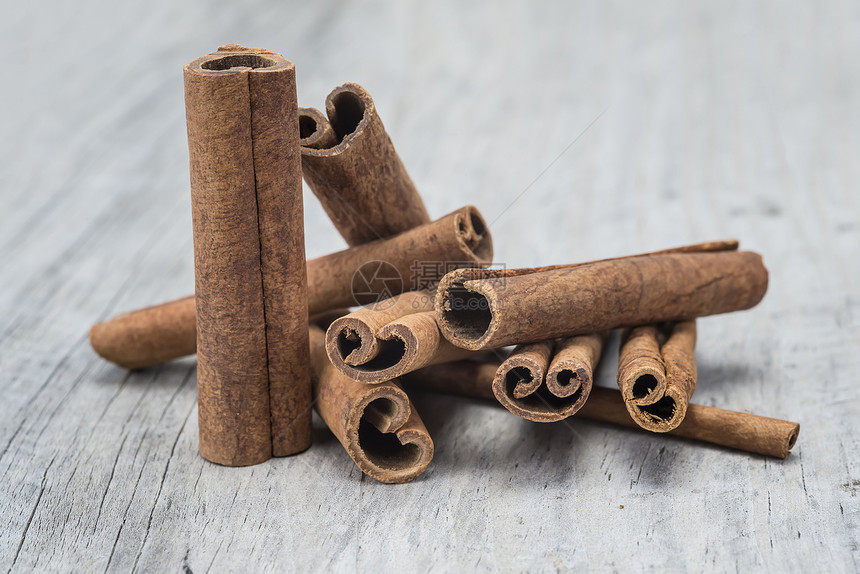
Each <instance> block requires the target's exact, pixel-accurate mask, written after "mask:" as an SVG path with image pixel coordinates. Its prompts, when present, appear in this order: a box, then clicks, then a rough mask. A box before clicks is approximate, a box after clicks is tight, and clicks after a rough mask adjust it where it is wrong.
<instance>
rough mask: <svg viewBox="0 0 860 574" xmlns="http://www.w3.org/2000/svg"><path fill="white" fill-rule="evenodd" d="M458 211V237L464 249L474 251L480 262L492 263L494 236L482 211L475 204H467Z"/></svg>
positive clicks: (467, 251) (456, 219) (468, 251)
mask: <svg viewBox="0 0 860 574" xmlns="http://www.w3.org/2000/svg"><path fill="white" fill-rule="evenodd" d="M456 213H457V215H456V217H455V221H456V225H457V239H458V241H459V242H460V243H461V245H462V246H463V248H464V251H465V252H466V253H472V254H473V255H474V257H475V259H476V260H477V262H478V263H485V264H489V263H491V262H492V259H493V238H492V236H491V235H490V231H489V227H488V226H487V222H486V220H484V217H483V215H481V212H480V211H479V210H478V208H477V207H475V206H474V205H467V206H465V207H463V208H461V209H459V210H458V211H457V212H456Z"/></svg>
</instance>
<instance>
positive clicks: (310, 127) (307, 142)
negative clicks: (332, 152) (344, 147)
mask: <svg viewBox="0 0 860 574" xmlns="http://www.w3.org/2000/svg"><path fill="white" fill-rule="evenodd" d="M299 137H300V138H301V139H300V140H299V145H300V146H302V148H309V149H324V148H327V147H331V146H333V145H334V144H335V143H337V135H336V134H335V133H334V130H333V129H332V128H331V124H330V123H328V119H326V117H325V116H324V115H323V113H322V112H321V111H319V110H318V109H316V108H299Z"/></svg>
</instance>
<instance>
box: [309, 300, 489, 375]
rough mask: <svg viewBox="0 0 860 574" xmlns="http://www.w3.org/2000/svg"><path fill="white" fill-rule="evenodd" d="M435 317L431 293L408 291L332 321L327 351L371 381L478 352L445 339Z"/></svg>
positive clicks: (341, 365)
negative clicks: (456, 345)
mask: <svg viewBox="0 0 860 574" xmlns="http://www.w3.org/2000/svg"><path fill="white" fill-rule="evenodd" d="M435 317H436V316H435V313H433V292H432V291H412V292H408V293H403V294H401V295H398V296H396V297H392V298H391V299H385V300H382V301H380V302H378V303H375V304H373V305H370V306H368V307H364V308H363V309H359V310H358V311H355V312H354V313H350V314H349V315H346V316H344V317H341V318H339V319H337V320H335V321H334V322H332V324H331V325H330V326H329V328H328V330H327V331H326V341H325V346H326V352H327V353H328V357H329V360H330V361H331V363H332V365H334V367H335V368H337V369H338V370H339V371H340V372H342V373H343V374H344V375H346V376H347V377H349V378H350V379H352V380H354V381H359V382H361V383H369V384H379V383H383V382H385V381H389V380H391V379H393V378H395V377H399V376H400V375H403V374H404V373H408V372H410V371H414V370H415V369H420V368H421V367H423V366H425V365H429V364H432V363H438V362H445V361H453V360H457V359H463V358H466V357H469V356H471V355H473V354H474V353H473V352H471V351H466V350H464V349H460V348H458V347H455V346H454V345H452V344H451V343H449V342H448V341H446V340H445V339H444V338H443V337H442V335H441V333H440V332H439V326H438V325H437V324H436V318H435Z"/></svg>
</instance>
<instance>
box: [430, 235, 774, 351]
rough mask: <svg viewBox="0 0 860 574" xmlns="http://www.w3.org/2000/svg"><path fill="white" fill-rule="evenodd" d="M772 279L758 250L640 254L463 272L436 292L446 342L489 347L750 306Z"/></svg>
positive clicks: (450, 276) (447, 279)
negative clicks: (544, 265) (593, 260)
mask: <svg viewBox="0 0 860 574" xmlns="http://www.w3.org/2000/svg"><path fill="white" fill-rule="evenodd" d="M767 281H768V274H767V270H766V269H765V267H764V265H763V263H762V260H761V256H760V255H758V254H756V253H753V252H749V251H747V252H736V251H718V252H689V253H666V254H659V255H645V256H633V257H627V258H619V259H612V260H605V261H597V262H593V263H586V264H576V265H570V266H554V267H550V268H542V269H525V270H517V269H514V270H510V271H505V270H484V269H460V270H456V271H452V272H451V273H449V274H448V275H446V276H445V277H444V278H443V279H442V281H441V282H440V284H439V289H438V290H437V293H436V312H437V319H438V321H439V326H440V328H441V329H442V333H443V335H444V336H445V338H446V339H448V340H449V341H451V342H452V343H454V344H455V345H457V346H460V347H463V348H465V349H472V350H484V349H492V348H497V347H502V346H505V345H510V344H516V343H528V342H534V341H541V340H546V339H552V338H556V337H566V336H572V335H579V334H585V333H595V332H600V331H605V330H608V329H613V328H617V327H626V326H632V325H643V324H649V323H655V322H660V321H673V320H684V319H692V318H695V317H703V316H706V315H715V314H719V313H727V312H729V311H739V310H742V309H748V308H750V307H752V306H754V305H755V304H757V303H758V302H759V301H761V299H762V297H764V294H765V291H767Z"/></svg>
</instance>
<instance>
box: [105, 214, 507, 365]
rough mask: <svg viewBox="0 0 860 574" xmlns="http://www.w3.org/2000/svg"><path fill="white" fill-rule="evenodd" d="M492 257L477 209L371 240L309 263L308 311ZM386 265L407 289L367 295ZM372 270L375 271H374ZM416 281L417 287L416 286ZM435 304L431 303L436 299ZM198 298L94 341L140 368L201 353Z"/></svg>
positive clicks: (151, 311) (127, 320) (121, 319)
mask: <svg viewBox="0 0 860 574" xmlns="http://www.w3.org/2000/svg"><path fill="white" fill-rule="evenodd" d="M492 257H493V242H492V238H491V237H490V233H489V230H488V229H487V227H486V224H485V222H484V219H483V218H482V217H481V214H480V213H479V212H478V210H477V209H476V208H474V207H472V206H466V207H463V208H460V209H458V210H457V211H454V212H453V213H451V214H449V215H446V216H445V217H442V218H440V219H437V220H436V221H434V222H431V223H428V224H425V225H421V226H419V227H416V228H414V229H411V230H408V231H406V232H404V233H401V234H400V235H397V236H395V237H391V238H388V239H382V240H378V241H372V242H370V243H367V244H365V245H359V246H356V247H351V248H349V249H345V250H343V251H339V252H337V253H332V254H330V255H326V256H323V257H319V258H317V259H311V260H310V261H308V262H307V273H308V308H309V312H310V314H312V315H313V314H316V313H320V312H323V311H325V310H328V309H333V308H337V307H345V306H352V305H355V304H357V303H358V304H366V303H369V302H371V301H372V300H373V299H368V298H373V297H375V294H379V293H382V292H383V290H385V289H388V290H389V291H390V292H392V293H397V292H399V290H403V289H410V288H414V287H416V286H420V285H415V284H413V283H424V282H425V281H426V280H428V279H434V280H438V278H433V277H429V278H428V277H420V276H418V274H417V272H416V266H417V265H419V264H421V263H424V262H428V263H434V264H435V263H445V264H447V265H450V266H452V267H453V266H463V265H486V264H487V263H489V262H490V260H491V259H492ZM375 261H376V262H384V263H385V264H386V269H387V270H388V272H389V276H390V274H393V275H395V276H398V275H399V276H400V277H401V279H402V281H401V282H400V283H398V282H396V281H394V282H392V281H384V279H385V277H383V278H381V279H380V278H377V279H375V280H374V281H370V282H369V283H367V284H366V285H361V286H360V289H361V290H365V296H364V297H363V298H362V297H359V298H358V299H356V297H355V296H354V295H355V292H356V291H358V290H359V286H357V285H354V283H353V282H354V280H357V279H360V278H361V277H362V276H370V275H371V273H363V274H361V275H359V274H358V273H357V272H358V271H359V270H360V269H363V266H364V265H365V264H368V263H371V262H375ZM370 271H372V270H370ZM413 280H414V281H413ZM431 302H432V299H431ZM194 318H195V315H194V297H186V298H184V299H179V300H177V301H172V302H170V303H165V304H163V305H158V306H156V307H149V308H146V309H141V310H138V311H133V312H132V313H126V314H124V315H120V316H118V317H115V318H113V319H110V320H108V321H106V322H104V323H98V324H97V325H94V326H93V327H92V329H90V343H91V345H92V347H93V349H94V350H95V351H96V352H97V353H98V354H99V355H100V356H102V357H103V358H105V359H107V360H108V361H111V362H113V363H116V364H118V365H120V366H121V367H125V368H127V369H139V368H143V367H148V366H152V365H157V364H159V363H163V362H165V361H169V360H171V359H176V358H178V357H182V356H185V355H189V354H192V353H194V352H195V350H196V335H195V331H194Z"/></svg>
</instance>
